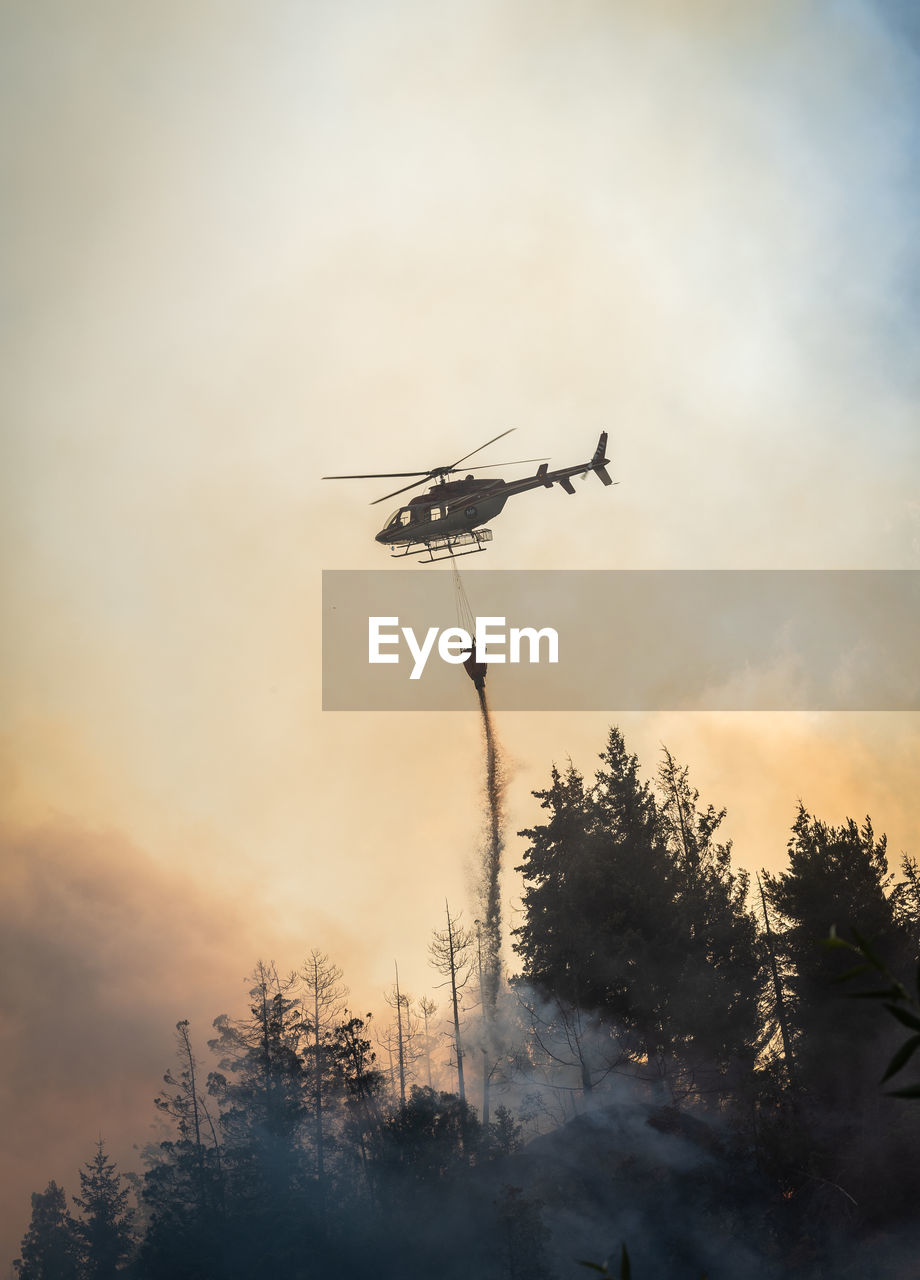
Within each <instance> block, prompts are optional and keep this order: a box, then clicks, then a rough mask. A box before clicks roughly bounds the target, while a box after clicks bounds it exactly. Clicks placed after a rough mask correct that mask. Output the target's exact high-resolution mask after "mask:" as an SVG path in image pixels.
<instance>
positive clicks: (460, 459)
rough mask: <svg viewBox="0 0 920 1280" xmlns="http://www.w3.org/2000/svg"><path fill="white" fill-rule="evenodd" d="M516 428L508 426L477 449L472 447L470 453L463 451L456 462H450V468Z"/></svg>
mask: <svg viewBox="0 0 920 1280" xmlns="http://www.w3.org/2000/svg"><path fill="white" fill-rule="evenodd" d="M514 430H516V428H515V427H509V428H508V430H507V431H503V432H502V433H501V435H498V436H493V437H492V439H491V440H487V441H486V442H485V444H481V445H480V446H479V448H478V449H474V450H473V452H472V453H465V454H464V455H463V457H462V458H458V459H457V461H456V462H453V463H451V470H453V469H454V467H459V466H460V463H461V462H466V460H467V458H472V456H473V453H480V452H481V451H482V450H483V449H487V448H488V447H489V445H490V444H494V443H495V441H496V440H501V439H502V438H503V437H504V436H510V435H511V432H512V431H514Z"/></svg>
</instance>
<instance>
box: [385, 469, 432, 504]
mask: <svg viewBox="0 0 920 1280" xmlns="http://www.w3.org/2000/svg"><path fill="white" fill-rule="evenodd" d="M430 479H431V474H430V472H428V471H426V472H425V474H424V476H423V477H422V479H421V480H416V481H415V482H414V483H413V484H407V485H406V486H405V487H404V488H402V489H394V490H393V492H392V493H385V494H384V495H383V497H382V498H375V499H374V501H373V502H372V503H371V506H372V507H376V505H377V503H378V502H386V500H387V498H395V497H396V495H397V494H398V493H408V492H409V490H410V489H417V488H418V487H419V486H420V485H423V484H427V483H428V481H429V480H430Z"/></svg>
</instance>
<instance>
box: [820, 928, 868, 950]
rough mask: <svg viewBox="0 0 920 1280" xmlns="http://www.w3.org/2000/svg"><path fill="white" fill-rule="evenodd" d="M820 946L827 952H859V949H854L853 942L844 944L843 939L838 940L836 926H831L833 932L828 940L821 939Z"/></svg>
mask: <svg viewBox="0 0 920 1280" xmlns="http://www.w3.org/2000/svg"><path fill="white" fill-rule="evenodd" d="M818 945H819V946H822V947H824V948H825V949H826V950H827V951H858V950H859V948H858V947H854V946H853V944H852V942H844V940H843V938H838V937H837V935H836V933H834V926H833V925H831V932H830V933H829V935H828V936H827V937H826V938H819V939H818Z"/></svg>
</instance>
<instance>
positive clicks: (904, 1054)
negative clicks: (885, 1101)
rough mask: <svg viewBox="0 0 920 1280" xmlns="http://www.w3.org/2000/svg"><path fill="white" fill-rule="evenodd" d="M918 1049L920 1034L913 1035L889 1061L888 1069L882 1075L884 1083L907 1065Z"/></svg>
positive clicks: (919, 1047)
mask: <svg viewBox="0 0 920 1280" xmlns="http://www.w3.org/2000/svg"><path fill="white" fill-rule="evenodd" d="M918 1049H920V1036H911V1037H910V1039H909V1040H906V1041H905V1042H904V1044H902V1045H901V1047H900V1049H899V1050H898V1051H897V1053H896V1054H895V1055H894V1057H893V1058H892V1059H891V1061H890V1062H889V1063H888V1070H887V1071H886V1072H885V1074H884V1075H883V1076H882V1079H881V1083H882V1084H884V1083H885V1081H886V1080H890V1079H891V1077H892V1076H893V1075H896V1074H897V1072H899V1071H900V1070H901V1068H902V1067H903V1066H906V1065H907V1063H908V1062H910V1060H911V1058H912V1057H913V1056H914V1054H915V1053H916V1052H917V1050H918Z"/></svg>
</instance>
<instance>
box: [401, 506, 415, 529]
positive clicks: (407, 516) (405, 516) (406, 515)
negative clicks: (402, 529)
mask: <svg viewBox="0 0 920 1280" xmlns="http://www.w3.org/2000/svg"><path fill="white" fill-rule="evenodd" d="M411 519H412V512H411V511H410V510H409V508H408V507H405V508H404V509H403V510H402V511H400V513H399V523H400V524H401V525H407V524H408V523H409V521H410V520H411Z"/></svg>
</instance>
